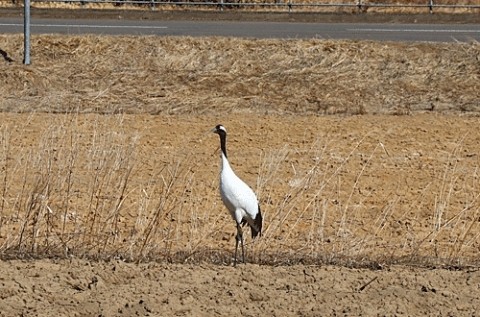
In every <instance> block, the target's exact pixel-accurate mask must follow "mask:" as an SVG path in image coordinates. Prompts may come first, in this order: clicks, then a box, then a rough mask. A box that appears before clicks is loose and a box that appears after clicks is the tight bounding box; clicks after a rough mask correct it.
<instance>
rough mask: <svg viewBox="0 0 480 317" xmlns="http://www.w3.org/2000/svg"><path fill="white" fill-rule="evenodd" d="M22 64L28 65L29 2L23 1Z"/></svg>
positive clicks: (28, 0)
mask: <svg viewBox="0 0 480 317" xmlns="http://www.w3.org/2000/svg"><path fill="white" fill-rule="evenodd" d="M23 40H24V42H23V53H24V58H23V63H24V64H25V65H30V0H25V3H24V13H23Z"/></svg>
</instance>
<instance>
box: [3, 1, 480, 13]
mask: <svg viewBox="0 0 480 317" xmlns="http://www.w3.org/2000/svg"><path fill="white" fill-rule="evenodd" d="M158 2H159V3H156V4H152V3H151V2H150V1H145V0H138V1H135V0H128V1H122V0H118V1H115V0H99V1H85V2H79V1H76V2H64V1H48V0H47V1H32V4H33V6H34V7H36V8H60V9H100V10H102V9H103V10H105V9H107V10H108V9H120V10H122V9H128V10H160V11H162V10H165V11H184V10H199V11H205V10H207V11H219V10H228V11H236V12H262V11H263V12H267V11H268V12H282V11H283V12H319V13H428V12H430V9H433V10H434V12H436V13H474V12H478V10H479V9H480V2H479V1H478V0H460V1H456V0H440V1H433V2H432V3H431V2H430V1H429V0H414V1H406V0H360V1H358V0H330V1H326V0H279V1H269V0H238V1H237V0H225V1H220V0H208V1H203V0H196V1H190V0H184V1H158ZM430 4H432V5H433V7H430ZM21 5H22V3H21V2H19V1H11V0H0V7H7V8H8V7H17V6H21ZM468 6H470V7H468Z"/></svg>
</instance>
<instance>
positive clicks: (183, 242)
mask: <svg viewBox="0 0 480 317" xmlns="http://www.w3.org/2000/svg"><path fill="white" fill-rule="evenodd" d="M0 42H1V43H2V44H1V45H2V47H0V48H1V49H3V50H5V51H6V52H7V53H8V54H9V55H10V56H11V57H12V58H13V59H14V62H12V63H8V62H6V61H5V62H4V61H1V62H0V67H1V74H2V75H1V77H0V83H1V84H0V92H1V94H0V109H1V110H2V111H3V113H4V120H5V121H4V122H3V123H2V126H1V147H0V148H1V149H2V151H1V155H0V166H1V172H0V180H1V182H0V195H1V206H0V208H1V209H0V219H1V221H0V251H1V254H2V256H3V257H45V256H62V257H72V256H75V257H87V258H97V259H102V258H115V257H118V258H122V259H125V260H130V261H146V260H168V261H179V262H181V261H192V262H196V261H211V262H216V263H229V262H230V258H231V250H232V247H233V237H232V236H231V234H233V232H231V231H230V230H229V229H227V228H230V227H231V226H230V225H231V220H230V219H229V217H228V215H227V213H218V211H219V210H223V207H222V206H221V205H220V202H219V200H218V197H217V195H215V194H211V193H215V192H216V186H217V179H216V177H215V175H216V169H217V166H216V165H214V164H211V160H212V155H211V151H213V150H212V149H210V150H201V149H204V148H209V147H211V145H205V143H206V141H205V140H207V134H202V133H200V132H199V129H200V128H198V127H197V128H196V129H197V130H195V131H196V132H193V130H189V132H190V133H192V135H191V136H189V134H188V135H185V136H183V139H178V137H179V136H177V133H179V131H177V130H176V127H168V128H167V127H163V128H162V129H161V131H162V133H163V134H162V135H161V137H160V140H157V141H155V140H154V139H153V138H152V135H149V134H148V130H142V129H136V130H135V129H133V130H132V129H131V125H132V124H134V122H136V120H140V119H139V118H143V119H142V120H145V117H144V116H139V114H162V115H169V114H176V115H179V114H182V115H186V117H180V118H189V117H188V116H191V115H194V116H196V117H199V116H204V115H208V116H209V117H208V118H209V120H205V122H207V121H208V122H210V121H211V119H212V117H213V118H217V117H218V116H220V117H224V118H225V117H228V115H229V114H239V113H241V114H242V115H245V116H246V117H248V118H250V119H248V120H247V121H249V120H256V119H252V118H258V117H259V116H260V115H263V114H270V115H273V116H274V117H275V116H276V115H286V114H288V115H291V116H289V117H288V118H289V120H296V119H295V118H302V117H303V116H305V115H306V114H411V113H416V112H435V113H438V112H448V113H451V112H456V113H461V114H464V113H467V112H468V113H473V114H477V112H478V107H479V100H480V98H479V96H480V95H479V94H480V93H479V92H480V80H479V76H480V64H479V63H478V59H479V57H480V46H479V44H478V43H470V44H460V43H453V44H402V43H374V42H351V41H325V40H289V41H281V40H247V39H226V38H188V37H186V38H173V37H166V38H158V37H122V38H118V37H93V36H90V37H88V36H87V37H66V36H35V37H34V39H33V45H32V52H33V55H32V61H33V65H31V66H29V67H26V66H23V65H22V64H21V52H22V46H21V43H22V41H21V36H19V35H1V36H0ZM15 113H23V114H15ZM42 113H47V114H42ZM52 113H56V115H52ZM103 114H110V115H103ZM127 114H134V115H133V116H129V115H127ZM19 116H20V118H21V120H19V121H12V122H15V123H10V124H9V122H10V121H9V120H8V118H11V119H12V118H19ZM172 118H173V117H172ZM201 118H202V117H200V119H198V120H200V121H202V119H201ZM313 118H314V117H313ZM398 118H399V119H398V120H400V119H401V118H403V117H398ZM12 120H13V119H12ZM171 120H174V119H171ZM281 120H282V119H280V121H279V122H282V121H281ZM375 120H378V119H375ZM384 120H386V122H387V123H386V124H385V125H386V126H387V127H386V128H384V130H383V131H380V132H378V133H375V132H371V133H370V132H368V131H370V130H369V129H372V130H375V129H377V127H376V125H373V124H372V125H371V126H370V128H369V127H365V129H364V130H362V131H364V132H361V133H360V134H351V133H350V134H349V133H347V132H345V131H343V132H342V131H337V132H336V134H335V135H337V134H338V135H341V136H342V135H343V139H342V138H337V139H335V141H331V142H330V141H328V140H330V139H332V140H334V138H331V137H332V135H330V134H329V133H328V130H321V131H322V132H321V133H322V135H313V136H312V134H313V133H314V132H312V131H310V132H309V131H307V130H299V131H303V133H305V136H308V135H310V137H308V138H307V140H308V141H305V140H297V141H295V142H293V141H292V142H291V143H292V144H295V146H288V145H286V144H287V142H279V141H278V140H282V138H279V139H275V140H261V141H259V142H262V145H260V146H258V149H257V150H256V151H254V152H251V151H253V150H250V152H248V150H247V152H242V154H243V155H244V157H243V158H244V159H245V160H243V161H244V162H245V161H246V160H247V159H249V160H250V161H249V162H250V163H249V164H250V166H251V165H252V162H257V163H253V166H255V164H257V165H258V173H254V175H258V176H252V174H251V173H250V175H249V174H248V173H247V174H246V171H245V170H243V174H242V175H245V174H246V175H247V177H249V183H250V184H255V183H256V186H254V187H255V188H256V190H257V191H258V193H259V197H260V199H261V202H262V205H263V206H265V208H264V210H265V219H266V226H265V232H264V236H263V238H262V239H261V240H259V241H257V242H255V243H250V242H249V244H248V251H249V259H250V260H251V261H253V262H257V263H270V264H278V263H297V262H305V263H342V264H347V265H367V266H368V265H373V266H377V265H380V264H382V263H395V262H405V263H408V264H429V265H433V264H445V265H460V266H463V265H469V264H472V263H474V264H475V263H477V260H476V254H477V250H478V248H479V247H480V246H479V245H478V235H479V234H478V232H480V231H479V230H480V228H478V225H479V222H478V217H479V210H480V209H479V208H480V205H479V204H480V201H479V196H480V194H479V190H478V186H477V184H478V162H477V161H475V155H474V154H473V156H472V154H471V153H475V149H476V146H477V145H478V142H477V141H476V140H475V139H474V137H473V136H472V137H469V135H468V130H466V131H460V129H458V128H453V129H452V131H453V132H452V133H454V134H453V139H449V142H448V143H446V145H445V147H444V148H442V150H441V151H439V150H438V149H431V148H430V149H428V146H430V145H435V144H436V142H433V141H431V140H430V141H428V142H430V143H428V142H427V141H425V142H427V143H426V144H430V145H428V146H427V145H425V149H424V150H422V151H421V152H418V151H417V150H412V149H408V148H406V149H405V150H403V149H398V148H397V149H396V150H393V149H392V148H391V146H390V144H391V143H392V140H391V138H393V137H394V136H397V137H398V135H399V134H401V133H403V132H401V131H396V132H391V130H392V129H395V126H396V123H395V122H394V121H391V120H392V119H384ZM465 120H467V121H465V125H463V126H462V125H460V126H461V127H468V126H473V127H475V126H477V125H478V122H477V121H476V119H475V118H471V119H465ZM469 120H470V121H469ZM284 121H285V120H284ZM176 122H177V123H178V121H176ZM426 122H428V119H427V120H426ZM215 123H216V122H215ZM315 124H320V123H315V122H314V123H309V124H305V125H304V124H303V123H296V125H294V124H292V125H291V126H288V127H284V130H285V129H287V130H288V129H293V128H294V126H301V127H302V129H306V127H308V126H309V125H312V126H315ZM329 124H332V122H323V123H321V126H327V127H328V126H329ZM277 125H279V123H278V122H277ZM140 126H142V124H140ZM273 126H276V125H275V124H274V125H273ZM304 126H305V127H304ZM404 127H408V124H405V125H404ZM237 128H238V129H237V131H238V130H240V127H237ZM144 129H147V125H145V128H144ZM192 129H193V128H192ZM203 129H204V130H202V129H200V131H207V129H205V127H203ZM425 129H427V130H428V133H426V134H428V135H429V136H432V135H435V129H438V127H431V128H430V127H425ZM460 132H462V134H461V135H458V133H460ZM315 133H317V134H318V133H319V132H318V131H317V132H315ZM180 134H183V133H182V132H180ZM155 135H156V134H154V136H155ZM389 135H390V136H389ZM208 137H210V136H208ZM259 137H260V135H257V138H259ZM289 137H290V138H300V139H302V135H301V134H299V133H297V134H295V133H293V134H291V135H290V136H289ZM251 138H252V139H253V138H254V137H253V136H252V137H251ZM417 138H418V136H417V135H415V140H417ZM155 142H157V143H155ZM275 142H277V144H276V145H272V144H274V143H275ZM278 142H279V143H278ZM178 144H183V145H184V146H181V147H180V148H177V146H178ZM263 144H269V147H267V148H265V147H263ZM237 146H238V147H240V148H241V147H242V144H238V143H237ZM243 147H244V148H247V146H246V145H245V144H243ZM152 149H154V150H152ZM205 151H207V153H209V154H206V153H205ZM422 155H426V156H427V158H424V159H423V158H422V160H420V159H419V157H421V156H422ZM233 157H236V156H233ZM237 157H238V156H237ZM237 160H238V161H237V162H239V161H242V160H241V158H238V159H237ZM417 162H422V163H421V164H426V165H425V166H423V165H422V166H418V165H417ZM418 164H420V163H418ZM237 166H238V165H237ZM425 174H426V175H425ZM386 175H387V176H386ZM412 175H423V176H422V178H421V177H420V176H418V178H419V180H418V182H417V183H415V184H416V185H414V186H413V185H412V184H411V183H410V181H411V180H413V179H416V177H417V176H412ZM385 177H388V180H389V181H388V182H386V181H385V182H382V180H383V179H385ZM206 193H208V194H206ZM232 230H233V227H232ZM372 263H373V264H372ZM376 263H377V264H376ZM378 263H380V264H378Z"/></svg>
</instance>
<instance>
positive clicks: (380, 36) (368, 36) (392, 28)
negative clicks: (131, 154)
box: [0, 18, 480, 42]
mask: <svg viewBox="0 0 480 317" xmlns="http://www.w3.org/2000/svg"><path fill="white" fill-rule="evenodd" d="M21 32H23V19H22V18H0V33H21ZM31 33H32V34H33V35H34V34H47V33H59V34H109V35H122V34H125V35H127V34H128V35H158V36H167V35H168V36H233V37H251V38H285V39H289V38H290V39H291V38H320V39H352V40H377V41H430V42H452V41H461V42H469V41H480V24H404V23H403V24H400V23H306V22H302V23H299V22H259V21H245V22H241V21H158V20H155V21H152V20H115V19H51V18H49V19H43V18H34V19H32V21H31Z"/></svg>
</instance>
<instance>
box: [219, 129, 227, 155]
mask: <svg viewBox="0 0 480 317" xmlns="http://www.w3.org/2000/svg"><path fill="white" fill-rule="evenodd" d="M218 135H219V136H220V148H221V149H222V153H223V155H225V157H227V145H226V143H227V132H225V131H223V130H220V131H218Z"/></svg>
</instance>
